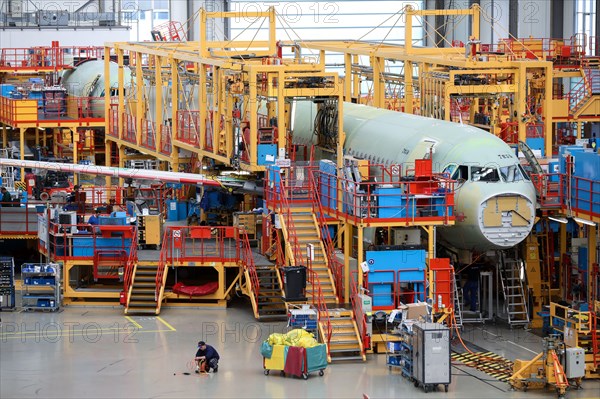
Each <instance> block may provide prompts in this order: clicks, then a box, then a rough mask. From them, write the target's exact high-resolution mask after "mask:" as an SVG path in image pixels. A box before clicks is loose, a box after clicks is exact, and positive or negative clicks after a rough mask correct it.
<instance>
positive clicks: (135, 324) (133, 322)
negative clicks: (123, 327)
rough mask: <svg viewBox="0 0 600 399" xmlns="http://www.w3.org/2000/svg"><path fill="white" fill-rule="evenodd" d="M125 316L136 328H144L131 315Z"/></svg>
mask: <svg viewBox="0 0 600 399" xmlns="http://www.w3.org/2000/svg"><path fill="white" fill-rule="evenodd" d="M125 318H126V319H127V320H129V322H130V323H132V324H133V325H134V326H136V327H137V328H139V329H140V330H141V329H143V328H144V327H142V326H140V324H139V323H138V322H137V321H135V320H133V319H132V318H131V317H129V316H125Z"/></svg>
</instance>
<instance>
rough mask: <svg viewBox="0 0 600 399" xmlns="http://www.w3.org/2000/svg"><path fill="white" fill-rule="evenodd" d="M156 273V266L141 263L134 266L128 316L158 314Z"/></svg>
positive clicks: (126, 308) (127, 307) (127, 309)
mask: <svg viewBox="0 0 600 399" xmlns="http://www.w3.org/2000/svg"><path fill="white" fill-rule="evenodd" d="M156 273H157V265H156V264H152V263H144V262H139V263H137V264H136V265H135V266H134V269H133V276H132V284H131V288H130V293H129V300H128V301H127V305H126V307H125V313H126V314H132V313H144V314H158V311H157V308H158V302H157V301H156Z"/></svg>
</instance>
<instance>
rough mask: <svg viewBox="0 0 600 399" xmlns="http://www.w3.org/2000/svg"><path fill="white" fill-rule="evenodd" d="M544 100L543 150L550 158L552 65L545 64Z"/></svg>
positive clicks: (549, 63)
mask: <svg viewBox="0 0 600 399" xmlns="http://www.w3.org/2000/svg"><path fill="white" fill-rule="evenodd" d="M545 64H546V68H545V69H544V73H545V79H544V83H545V87H544V99H543V101H542V109H543V110H544V149H545V154H546V157H547V158H549V157H551V156H552V139H553V137H552V63H551V62H546V63H545Z"/></svg>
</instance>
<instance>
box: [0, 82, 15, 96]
mask: <svg viewBox="0 0 600 399" xmlns="http://www.w3.org/2000/svg"><path fill="white" fill-rule="evenodd" d="M14 90H15V86H14V85H9V84H3V85H0V95H1V96H2V97H8V96H9V93H10V92H11V91H14Z"/></svg>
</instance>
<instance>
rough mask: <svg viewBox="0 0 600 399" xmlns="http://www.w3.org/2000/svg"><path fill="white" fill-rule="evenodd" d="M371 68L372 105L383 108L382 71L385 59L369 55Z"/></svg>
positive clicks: (383, 87) (383, 88)
mask: <svg viewBox="0 0 600 399" xmlns="http://www.w3.org/2000/svg"><path fill="white" fill-rule="evenodd" d="M371 67H372V68H373V106H375V107H377V108H385V83H384V80H383V77H382V73H383V72H384V68H385V60H384V59H383V58H381V57H371Z"/></svg>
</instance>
